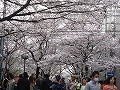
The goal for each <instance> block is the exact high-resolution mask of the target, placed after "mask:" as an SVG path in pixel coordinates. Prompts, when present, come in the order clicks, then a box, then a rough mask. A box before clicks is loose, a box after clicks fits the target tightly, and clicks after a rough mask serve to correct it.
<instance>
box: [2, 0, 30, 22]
mask: <svg viewBox="0 0 120 90" xmlns="http://www.w3.org/2000/svg"><path fill="white" fill-rule="evenodd" d="M30 2H31V0H28V1H27V2H26V4H25V5H23V6H22V7H21V8H20V9H18V10H17V11H15V12H14V13H13V14H11V15H9V16H7V17H4V18H1V19H0V22H2V21H6V20H10V19H11V18H12V17H14V16H16V15H17V14H18V13H19V12H21V11H22V10H24V9H25V8H26V7H28V6H29V4H30Z"/></svg>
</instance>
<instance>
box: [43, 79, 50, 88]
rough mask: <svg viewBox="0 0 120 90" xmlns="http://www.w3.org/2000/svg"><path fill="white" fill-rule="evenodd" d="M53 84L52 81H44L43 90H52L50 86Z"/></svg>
mask: <svg viewBox="0 0 120 90" xmlns="http://www.w3.org/2000/svg"><path fill="white" fill-rule="evenodd" d="M51 83H52V81H51V80H49V79H45V80H43V81H42V90H50V88H49V87H50V84H51Z"/></svg>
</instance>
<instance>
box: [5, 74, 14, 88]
mask: <svg viewBox="0 0 120 90" xmlns="http://www.w3.org/2000/svg"><path fill="white" fill-rule="evenodd" d="M14 83H15V80H14V75H13V74H12V73H9V81H8V84H7V88H6V90H14V86H15V85H14Z"/></svg>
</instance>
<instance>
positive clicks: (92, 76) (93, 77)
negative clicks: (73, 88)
mask: <svg viewBox="0 0 120 90" xmlns="http://www.w3.org/2000/svg"><path fill="white" fill-rule="evenodd" d="M91 78H92V79H93V81H95V82H98V81H99V72H98V71H94V72H93V73H92V75H91Z"/></svg>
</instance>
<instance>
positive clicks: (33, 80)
mask: <svg viewBox="0 0 120 90" xmlns="http://www.w3.org/2000/svg"><path fill="white" fill-rule="evenodd" d="M29 82H30V84H33V83H34V82H35V78H34V77H32V76H30V77H29Z"/></svg>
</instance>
